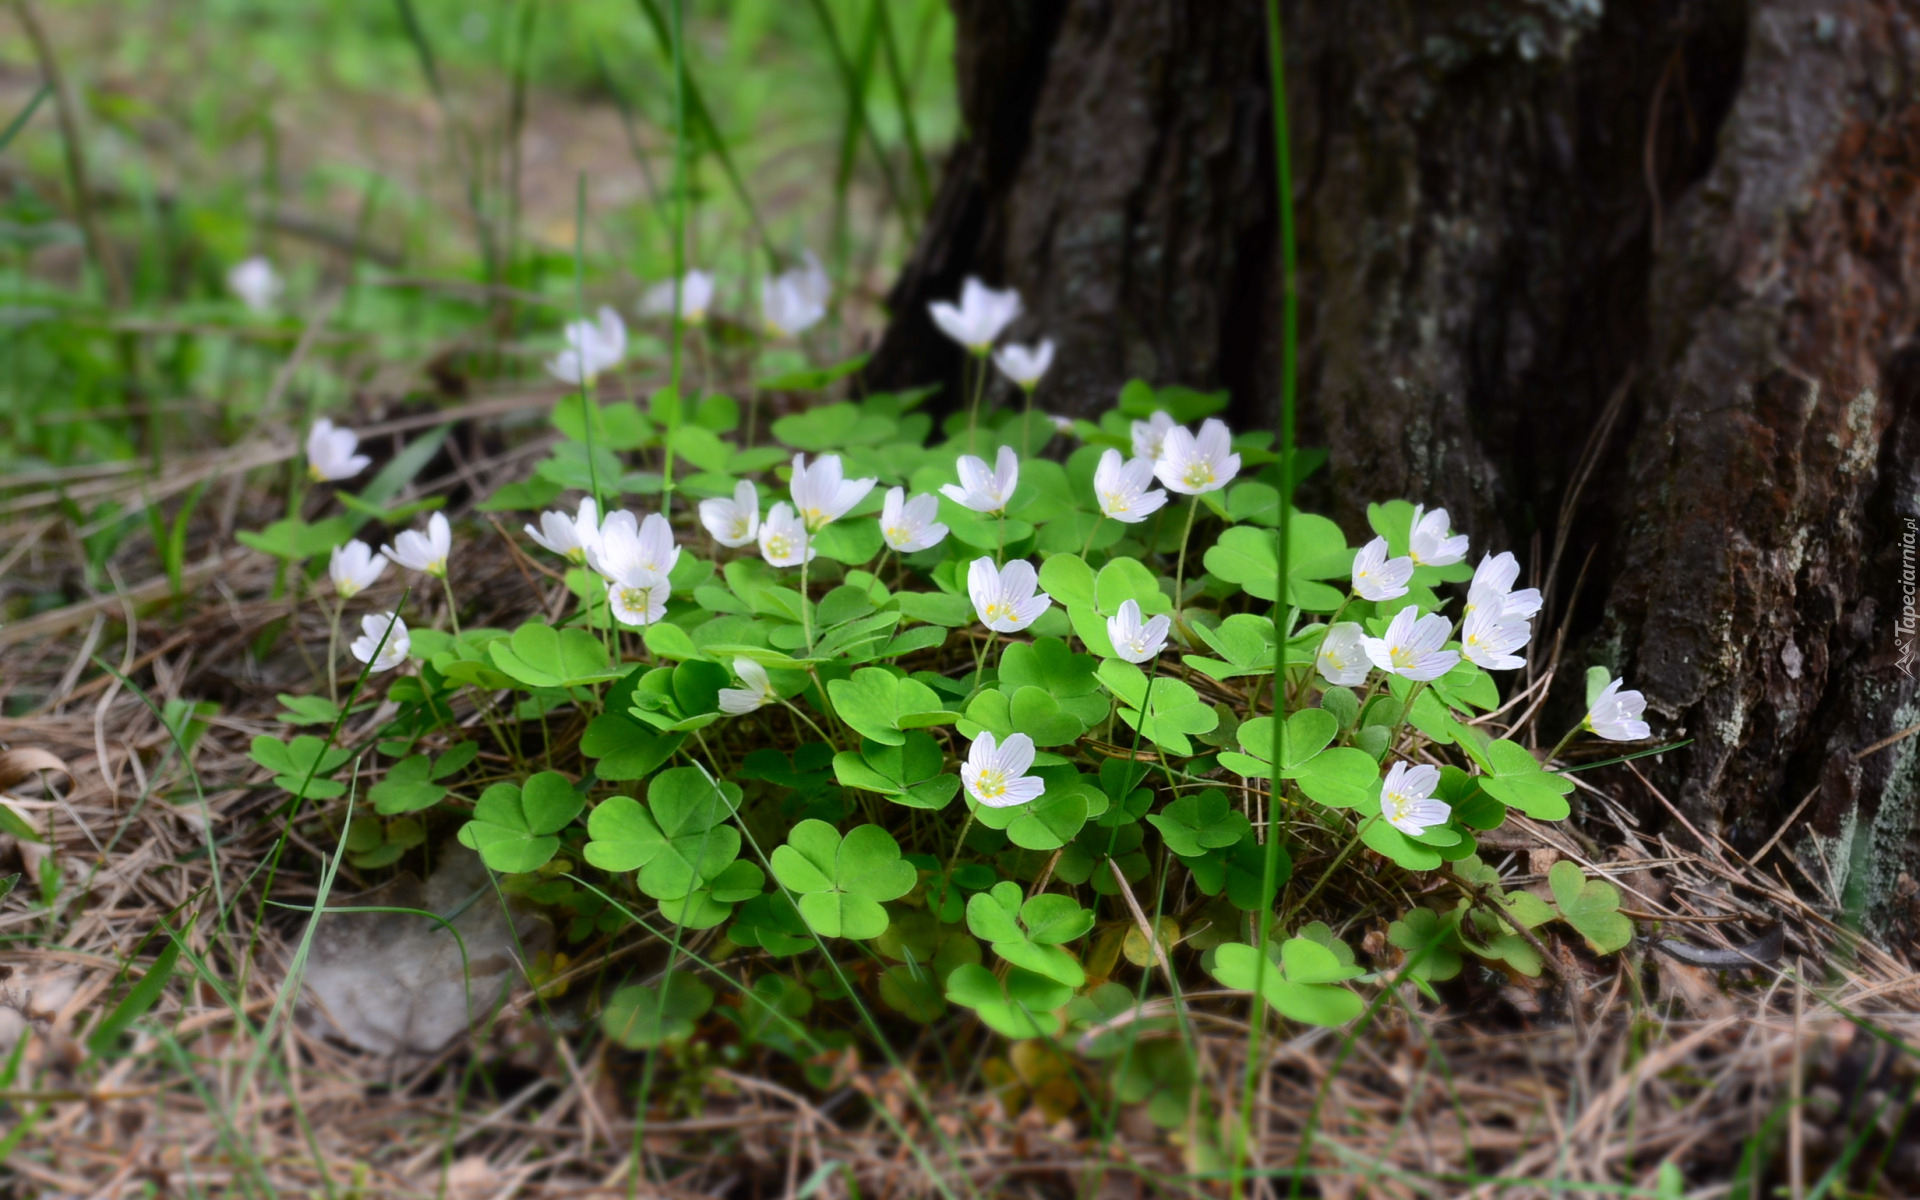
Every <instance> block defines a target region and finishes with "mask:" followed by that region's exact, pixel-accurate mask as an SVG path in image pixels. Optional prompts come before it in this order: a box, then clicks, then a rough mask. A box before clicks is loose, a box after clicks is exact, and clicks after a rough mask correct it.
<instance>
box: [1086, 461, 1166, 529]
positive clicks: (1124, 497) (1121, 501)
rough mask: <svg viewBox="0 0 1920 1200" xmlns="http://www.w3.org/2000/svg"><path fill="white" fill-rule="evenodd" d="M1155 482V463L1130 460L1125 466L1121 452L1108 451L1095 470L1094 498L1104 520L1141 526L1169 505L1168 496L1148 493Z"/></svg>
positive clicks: (1156, 489) (1158, 492)
mask: <svg viewBox="0 0 1920 1200" xmlns="http://www.w3.org/2000/svg"><path fill="white" fill-rule="evenodd" d="M1152 482H1153V460H1152V459H1150V458H1130V459H1128V460H1126V462H1124V463H1122V462H1121V461H1120V452H1119V451H1118V450H1107V451H1104V452H1103V453H1102V454H1101V455H1100V465H1099V466H1097V467H1095V468H1094V470H1093V498H1094V501H1095V502H1096V503H1097V504H1099V506H1100V513H1101V515H1102V516H1107V517H1111V518H1113V519H1114V520H1116V521H1125V522H1126V523H1127V524H1129V525H1138V524H1139V523H1140V522H1142V521H1144V520H1146V519H1147V518H1148V517H1150V516H1152V515H1153V514H1154V513H1156V512H1159V511H1160V506H1161V505H1163V504H1165V503H1166V502H1167V494H1166V493H1165V492H1163V491H1161V490H1160V489H1159V488H1154V489H1153V490H1152V491H1148V490H1147V485H1148V484H1149V483H1152Z"/></svg>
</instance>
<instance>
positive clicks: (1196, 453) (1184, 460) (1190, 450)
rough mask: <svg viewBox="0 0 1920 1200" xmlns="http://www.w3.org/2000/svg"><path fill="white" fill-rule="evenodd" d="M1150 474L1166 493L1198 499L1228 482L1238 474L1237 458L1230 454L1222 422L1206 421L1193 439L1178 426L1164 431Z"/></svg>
mask: <svg viewBox="0 0 1920 1200" xmlns="http://www.w3.org/2000/svg"><path fill="white" fill-rule="evenodd" d="M1153 471H1154V474H1156V475H1158V476H1159V477H1160V482H1161V483H1164V484H1166V485H1167V488H1168V490H1170V491H1175V492H1179V493H1180V494H1181V495H1183V496H1199V495H1204V494H1205V493H1207V492H1212V491H1218V490H1219V489H1220V488H1223V487H1225V486H1227V485H1228V484H1229V483H1232V482H1233V477H1234V476H1235V475H1238V474H1239V473H1240V456H1239V455H1238V454H1235V453H1234V452H1233V436H1232V435H1231V434H1229V433H1228V432H1227V426H1226V424H1225V422H1222V421H1217V420H1214V419H1212V418H1208V419H1207V421H1206V422H1205V423H1204V424H1202V425H1201V426H1200V433H1199V434H1198V435H1197V436H1196V435H1194V434H1191V433H1188V432H1187V430H1186V428H1185V427H1184V426H1180V425H1176V426H1174V427H1173V428H1172V429H1170V430H1168V431H1167V439H1166V442H1165V443H1164V444H1163V446H1162V449H1161V454H1160V461H1159V462H1157V463H1155V464H1154V468H1153Z"/></svg>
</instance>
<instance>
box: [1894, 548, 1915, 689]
mask: <svg viewBox="0 0 1920 1200" xmlns="http://www.w3.org/2000/svg"><path fill="white" fill-rule="evenodd" d="M1901 524H1902V525H1903V526H1904V527H1905V528H1904V529H1903V530H1902V531H1901V534H1900V619H1899V620H1898V621H1895V622H1894V625H1893V643H1894V646H1895V648H1897V649H1898V650H1899V651H1900V658H1899V661H1898V662H1897V663H1895V665H1896V666H1898V667H1899V668H1900V672H1901V674H1903V675H1905V676H1906V677H1907V678H1908V679H1912V678H1913V657H1914V635H1915V633H1916V632H1920V605H1917V604H1916V601H1915V595H1916V593H1920V585H1916V582H1915V575H1914V563H1913V557H1914V534H1915V520H1914V518H1913V517H1906V518H1904V519H1903V520H1902V522H1901Z"/></svg>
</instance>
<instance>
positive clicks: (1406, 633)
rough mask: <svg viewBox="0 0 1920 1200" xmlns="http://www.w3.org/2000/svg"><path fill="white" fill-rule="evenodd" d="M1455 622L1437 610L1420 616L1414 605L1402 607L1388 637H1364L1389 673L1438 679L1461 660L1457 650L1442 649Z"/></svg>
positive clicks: (1376, 662) (1370, 653)
mask: <svg viewBox="0 0 1920 1200" xmlns="http://www.w3.org/2000/svg"><path fill="white" fill-rule="evenodd" d="M1452 631H1453V625H1452V623H1451V622H1449V621H1448V620H1447V619H1446V618H1445V617H1443V616H1441V615H1440V614H1438V613H1428V614H1427V615H1426V616H1424V617H1423V616H1420V615H1419V612H1418V611H1417V610H1416V609H1414V608H1412V607H1411V606H1409V607H1407V608H1403V609H1401V610H1400V611H1399V612H1398V613H1396V614H1394V618H1393V620H1392V621H1391V622H1389V623H1388V625H1387V632H1386V636H1384V637H1377V638H1371V637H1370V638H1362V639H1361V643H1360V644H1361V645H1362V646H1363V647H1365V649H1366V652H1367V657H1368V658H1370V659H1372V660H1373V665H1374V666H1376V667H1379V668H1380V669H1381V670H1382V671H1385V672H1387V673H1388V674H1389V675H1398V676H1400V677H1401V678H1403V679H1415V680H1420V679H1438V678H1440V677H1441V676H1442V675H1445V674H1446V673H1447V672H1448V671H1451V670H1453V668H1454V666H1455V665H1456V664H1457V663H1459V661H1460V654H1459V652H1458V651H1456V650H1442V649H1441V648H1440V647H1442V646H1444V645H1446V643H1447V634H1449V633H1451V632H1452Z"/></svg>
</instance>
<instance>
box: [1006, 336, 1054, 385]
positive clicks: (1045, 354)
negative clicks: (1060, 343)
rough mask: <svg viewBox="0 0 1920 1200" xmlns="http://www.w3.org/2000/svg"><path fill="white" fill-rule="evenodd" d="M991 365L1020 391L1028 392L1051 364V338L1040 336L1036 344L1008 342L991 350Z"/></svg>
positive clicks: (1037, 383) (1038, 381)
mask: <svg viewBox="0 0 1920 1200" xmlns="http://www.w3.org/2000/svg"><path fill="white" fill-rule="evenodd" d="M993 365H994V366H996V367H999V368H1000V373H1001V374H1002V375H1005V376H1006V377H1007V378H1008V379H1009V380H1011V381H1012V382H1013V385H1014V386H1015V387H1017V388H1019V389H1020V390H1021V391H1026V392H1030V391H1032V390H1033V389H1034V388H1035V387H1036V386H1038V385H1039V383H1040V377H1041V376H1042V375H1045V374H1046V373H1047V368H1048V367H1051V366H1052V365H1053V339H1052V338H1041V339H1040V344H1039V345H1037V346H1022V345H1020V344H1019V343H1018V342H1009V343H1007V344H1006V345H1004V346H1002V347H1000V349H998V350H995V351H994V352H993Z"/></svg>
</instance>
